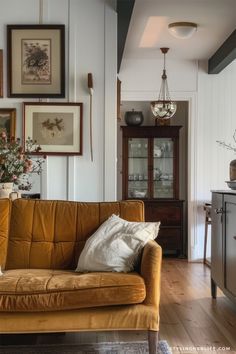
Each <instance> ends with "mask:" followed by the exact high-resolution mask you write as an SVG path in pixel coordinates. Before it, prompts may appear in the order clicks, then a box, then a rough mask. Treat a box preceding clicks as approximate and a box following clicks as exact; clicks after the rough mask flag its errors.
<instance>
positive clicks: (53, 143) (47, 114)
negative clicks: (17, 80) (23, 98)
mask: <svg viewBox="0 0 236 354" xmlns="http://www.w3.org/2000/svg"><path fill="white" fill-rule="evenodd" d="M23 116H24V117H23V141H24V144H25V141H26V139H28V138H30V139H32V140H36V142H37V144H39V145H40V146H41V149H42V150H41V151H40V154H42V155H82V146H83V144H82V137H83V134H82V128H83V103H77V102H76V103H68V102H65V103H64V102H58V103H57V102H23Z"/></svg>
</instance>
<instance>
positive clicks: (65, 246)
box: [6, 199, 144, 269]
mask: <svg viewBox="0 0 236 354" xmlns="http://www.w3.org/2000/svg"><path fill="white" fill-rule="evenodd" d="M112 214H117V215H120V217H121V218H123V219H126V220H128V221H143V220H144V206H143V203H142V202H141V201H121V202H104V203H80V202H68V201H51V200H30V199H17V200H14V201H13V202H12V212H11V222H10V234H9V244H8V252H7V262H6V269H17V268H43V269H74V268H75V267H76V265H77V262H78V258H79V255H80V253H81V251H82V249H83V247H84V244H85V242H86V240H87V238H88V237H90V236H91V235H92V234H93V233H94V232H95V230H96V229H97V228H98V227H99V225H100V224H102V223H103V222H104V221H105V220H106V219H107V218H108V217H109V216H111V215H112Z"/></svg>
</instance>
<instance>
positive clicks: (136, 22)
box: [124, 0, 236, 60]
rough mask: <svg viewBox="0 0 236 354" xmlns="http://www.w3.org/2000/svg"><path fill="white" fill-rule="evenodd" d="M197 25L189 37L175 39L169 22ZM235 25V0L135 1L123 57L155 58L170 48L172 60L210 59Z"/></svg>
mask: <svg viewBox="0 0 236 354" xmlns="http://www.w3.org/2000/svg"><path fill="white" fill-rule="evenodd" d="M179 21H181V22H182V21H187V22H195V23H197V25H198V29H197V32H196V33H195V34H194V36H193V37H192V38H190V39H185V40H183V39H177V38H174V37H173V36H172V35H171V34H170V33H169V31H168V24H169V23H172V22H179ZM235 28H236V0H136V1H135V6H134V10H133V14H132V18H131V22H130V27H129V31H128V35H127V40H126V45H125V51H124V58H126V59H128V58H135V59H139V58H140V59H156V58H158V57H161V56H162V54H161V52H160V50H159V48H160V47H169V48H170V51H169V52H168V57H170V58H173V59H187V60H201V59H209V58H210V57H211V56H212V55H213V54H214V53H215V51H216V50H217V49H218V48H219V47H220V46H221V44H222V43H223V42H224V41H225V40H226V38H227V37H228V36H229V35H230V34H231V33H232V32H233V31H234V30H235Z"/></svg>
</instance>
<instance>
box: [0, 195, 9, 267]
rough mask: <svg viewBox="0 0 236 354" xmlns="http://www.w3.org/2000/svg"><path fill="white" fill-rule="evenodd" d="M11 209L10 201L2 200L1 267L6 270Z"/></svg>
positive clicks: (0, 206) (0, 210) (0, 211)
mask: <svg viewBox="0 0 236 354" xmlns="http://www.w3.org/2000/svg"><path fill="white" fill-rule="evenodd" d="M10 207H11V203H10V200H9V199H0V266H1V268H2V269H4V268H5V263H6V256H7V245H8V232H9V222H10Z"/></svg>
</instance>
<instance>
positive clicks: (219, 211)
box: [215, 208, 223, 214]
mask: <svg viewBox="0 0 236 354" xmlns="http://www.w3.org/2000/svg"><path fill="white" fill-rule="evenodd" d="M215 213H216V214H223V208H216V209H215Z"/></svg>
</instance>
